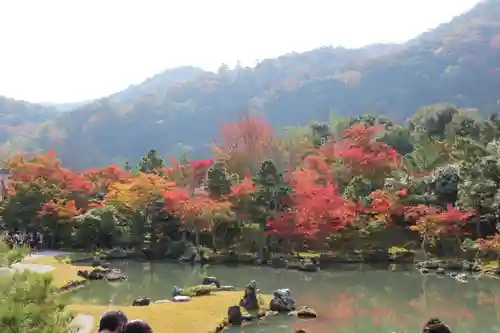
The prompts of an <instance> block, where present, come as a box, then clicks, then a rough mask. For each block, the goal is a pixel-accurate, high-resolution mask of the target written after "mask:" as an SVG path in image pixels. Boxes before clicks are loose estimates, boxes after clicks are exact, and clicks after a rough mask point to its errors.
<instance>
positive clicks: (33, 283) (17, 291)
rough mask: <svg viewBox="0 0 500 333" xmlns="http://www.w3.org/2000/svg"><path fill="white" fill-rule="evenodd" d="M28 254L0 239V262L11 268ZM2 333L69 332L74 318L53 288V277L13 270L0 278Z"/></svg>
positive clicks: (24, 250) (0, 326) (22, 249)
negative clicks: (11, 247)
mask: <svg viewBox="0 0 500 333" xmlns="http://www.w3.org/2000/svg"><path fill="white" fill-rule="evenodd" d="M26 254H27V249H26V248H24V247H22V248H15V249H10V247H9V246H8V245H7V244H6V243H5V242H4V240H2V239H0V260H1V261H2V264H5V265H7V266H11V265H12V264H13V263H16V262H19V261H21V260H22V258H24V257H25V256H26ZM0 299H1V300H2V302H1V303H0V332H2V333H3V332H5V333H54V332H57V333H66V332H69V323H70V320H71V317H70V316H69V313H67V312H66V311H65V304H64V302H63V300H62V298H61V296H60V295H59V293H58V292H57V290H55V289H54V287H52V276H51V275H50V274H39V273H35V272H31V271H29V270H24V271H22V272H20V271H16V270H14V272H13V273H12V274H6V275H4V276H0Z"/></svg>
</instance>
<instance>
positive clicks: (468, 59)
mask: <svg viewBox="0 0 500 333" xmlns="http://www.w3.org/2000/svg"><path fill="white" fill-rule="evenodd" d="M498 51H500V2H499V1H497V0H488V1H485V2H481V3H479V4H478V5H476V6H475V7H474V8H473V9H472V10H470V11H469V12H466V13H464V14H462V15H459V16H457V17H456V18H454V19H453V20H451V21H450V22H448V23H444V24H442V25H440V26H439V27H437V28H436V29H433V30H431V31H427V32H424V33H422V34H421V35H419V36H417V37H416V38H414V39H412V40H410V41H408V42H406V43H404V44H374V45H368V46H366V47H363V48H359V49H346V48H342V47H336V48H333V47H323V48H319V49H315V50H311V51H307V52H303V53H293V52H292V53H289V54H286V55H283V56H280V57H278V58H274V59H267V60H264V61H262V62H260V63H259V64H257V65H256V66H255V67H236V68H234V69H230V68H229V67H227V66H225V65H221V67H220V68H219V70H218V71H217V73H214V72H209V71H204V70H203V69H201V68H196V67H189V66H188V67H181V68H177V69H171V70H166V71H164V72H162V73H158V74H156V75H154V76H153V77H151V78H149V79H147V80H145V81H144V82H143V83H142V84H139V85H132V86H130V87H129V88H127V89H125V90H122V91H120V92H117V93H115V94H113V95H110V96H108V97H105V98H101V99H99V100H96V101H92V102H90V103H88V104H85V105H83V106H79V107H77V108H76V109H74V110H71V111H68V112H66V113H63V114H61V112H59V113H58V115H56V116H54V118H52V119H50V121H49V122H48V123H47V124H46V125H44V126H40V127H39V128H38V130H37V131H32V133H31V135H29V136H28V137H26V136H22V140H21V143H19V139H18V138H16V137H12V136H11V137H9V138H7V139H8V141H7V142H6V143H4V144H3V146H2V149H3V150H4V151H6V150H7V149H10V150H12V149H19V150H47V149H56V150H58V153H59V155H60V156H61V157H62V159H63V162H65V163H67V164H69V165H71V166H74V167H88V166H95V165H102V164H106V163H109V162H116V163H124V161H127V160H137V159H138V158H139V157H140V156H142V154H143V153H144V152H145V151H147V150H148V149H149V148H151V147H155V148H157V149H158V150H159V152H161V153H164V154H172V155H179V154H181V155H182V154H186V153H187V154H190V155H194V156H201V155H203V154H206V152H207V149H208V146H209V143H211V142H212V141H213V140H214V139H216V136H217V130H218V126H217V122H218V121H231V120H233V119H235V118H236V117H237V115H238V114H239V113H240V112H241V111H242V110H244V109H247V110H249V111H250V112H253V113H256V114H259V115H262V116H264V117H265V118H266V119H267V120H268V121H269V122H270V123H271V124H272V125H273V126H275V127H276V128H280V127H283V126H291V125H292V126H293V125H304V124H306V123H308V122H309V121H310V120H311V119H317V120H319V121H325V120H327V119H328V117H329V115H330V113H331V111H332V110H334V111H336V113H337V114H340V115H358V114H362V113H366V112H371V113H377V114H382V115H386V116H389V117H390V118H392V119H394V120H396V121H404V120H406V119H407V118H408V117H409V116H411V114H412V113H413V112H414V111H415V110H416V109H418V108H419V107H421V106H424V105H426V104H434V103H439V102H449V103H452V104H456V105H458V106H460V107H465V108H470V107H473V108H480V109H482V110H483V111H484V112H489V111H493V110H495V109H496V107H497V102H498V100H499V97H500V93H499V91H500V59H497V58H499V57H498V56H497V55H498ZM16 140H17V141H16ZM27 146H29V147H28V148H30V149H28V148H27ZM34 147H36V148H34ZM76 152H77V153H76Z"/></svg>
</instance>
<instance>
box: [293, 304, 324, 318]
mask: <svg viewBox="0 0 500 333" xmlns="http://www.w3.org/2000/svg"><path fill="white" fill-rule="evenodd" d="M289 315H290V316H296V317H298V318H303V319H312V318H316V317H318V314H317V313H316V311H314V310H313V309H311V308H310V307H307V306H303V307H302V308H300V309H298V310H296V311H292V312H290V313H289Z"/></svg>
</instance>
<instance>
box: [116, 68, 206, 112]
mask: <svg viewBox="0 0 500 333" xmlns="http://www.w3.org/2000/svg"><path fill="white" fill-rule="evenodd" d="M204 73H206V72H205V71H204V70H203V69H201V68H197V67H192V66H185V67H179V68H174V69H168V70H166V71H163V72H161V73H158V74H156V75H154V76H152V77H150V78H148V79H146V80H145V81H144V82H142V83H141V84H136V85H131V86H130V87H128V88H127V89H125V90H122V91H119V92H117V93H115V94H113V95H111V96H109V97H108V99H109V100H111V101H112V102H117V103H131V102H132V103H133V102H134V101H137V100H138V99H141V98H143V97H145V96H147V95H151V94H162V93H163V92H165V91H166V90H167V89H169V88H171V87H172V86H173V85H175V84H178V83H182V82H185V81H190V80H194V79H196V78H197V77H199V76H201V75H203V74H204Z"/></svg>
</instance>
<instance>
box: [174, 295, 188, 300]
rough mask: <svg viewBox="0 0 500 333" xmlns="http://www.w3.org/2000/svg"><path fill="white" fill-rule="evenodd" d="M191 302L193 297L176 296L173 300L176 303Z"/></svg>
mask: <svg viewBox="0 0 500 333" xmlns="http://www.w3.org/2000/svg"><path fill="white" fill-rule="evenodd" d="M190 300H191V297H189V296H182V295H179V296H175V297H174V299H173V301H174V302H189V301H190Z"/></svg>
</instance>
